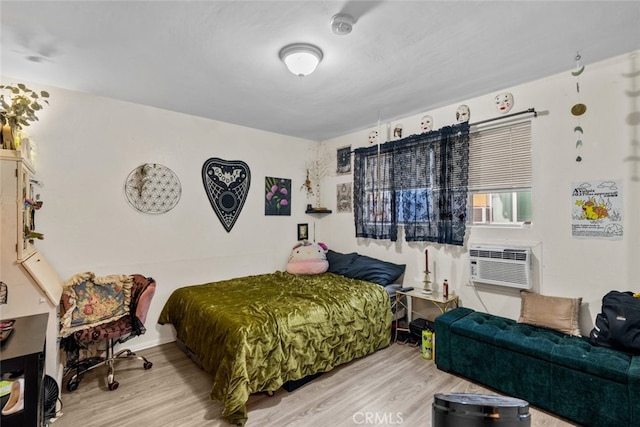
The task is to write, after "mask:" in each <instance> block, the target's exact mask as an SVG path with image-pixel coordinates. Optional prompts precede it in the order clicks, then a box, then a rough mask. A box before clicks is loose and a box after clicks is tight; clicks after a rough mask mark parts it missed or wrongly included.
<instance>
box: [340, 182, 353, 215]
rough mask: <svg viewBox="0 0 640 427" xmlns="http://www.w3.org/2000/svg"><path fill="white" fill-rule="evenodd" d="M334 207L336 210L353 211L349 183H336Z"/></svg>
mask: <svg viewBox="0 0 640 427" xmlns="http://www.w3.org/2000/svg"><path fill="white" fill-rule="evenodd" d="M336 195H337V200H336V208H337V211H338V212H353V204H352V202H351V200H352V196H351V183H350V182H345V183H342V184H338V185H337V188H336Z"/></svg>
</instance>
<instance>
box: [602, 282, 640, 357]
mask: <svg viewBox="0 0 640 427" xmlns="http://www.w3.org/2000/svg"><path fill="white" fill-rule="evenodd" d="M589 340H590V341H591V344H593V345H599V346H602V347H609V348H613V349H616V350H620V351H623V352H626V353H631V354H640V298H635V297H634V296H633V293H632V292H618V291H611V292H609V293H608V294H606V295H605V296H604V298H602V312H601V313H599V314H598V315H597V316H596V324H595V327H594V328H593V329H592V330H591V333H590V334H589Z"/></svg>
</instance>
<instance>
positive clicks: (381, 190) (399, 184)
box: [354, 123, 469, 246]
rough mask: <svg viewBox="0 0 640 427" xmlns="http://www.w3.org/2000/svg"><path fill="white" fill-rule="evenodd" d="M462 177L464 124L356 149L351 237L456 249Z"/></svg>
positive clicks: (461, 226) (461, 228)
mask: <svg viewBox="0 0 640 427" xmlns="http://www.w3.org/2000/svg"><path fill="white" fill-rule="evenodd" d="M468 171H469V125H468V124H467V123H462V124H459V125H454V126H446V127H443V128H442V129H439V130H437V131H433V132H428V133H423V134H420V135H412V136H409V137H407V138H404V139H401V140H398V141H390V142H387V143H385V144H382V145H380V146H378V145H375V146H371V147H366V148H358V149H356V150H355V159H354V216H355V226H356V237H367V238H372V239H388V240H391V241H396V240H397V238H398V226H399V225H402V226H403V227H404V234H405V240H406V241H407V242H415V241H428V242H437V243H448V244H453V245H460V246H462V245H463V243H464V233H465V224H466V210H467V176H468Z"/></svg>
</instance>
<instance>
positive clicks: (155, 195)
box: [124, 163, 182, 214]
mask: <svg viewBox="0 0 640 427" xmlns="http://www.w3.org/2000/svg"><path fill="white" fill-rule="evenodd" d="M124 193H125V196H126V198H127V201H128V202H129V204H130V205H131V206H133V208H134V209H136V210H137V211H139V212H142V213H147V214H162V213H165V212H169V211H170V210H171V209H173V207H174V206H175V205H177V204H178V201H179V200H180V195H181V194H182V186H181V185H180V180H179V179H178V177H177V176H176V174H175V173H173V171H172V170H171V169H169V168H168V167H166V166H162V165H159V164H157V163H145V164H143V165H140V166H138V167H137V168H135V169H134V170H132V171H131V173H130V174H129V176H128V177H127V180H126V182H125V184H124Z"/></svg>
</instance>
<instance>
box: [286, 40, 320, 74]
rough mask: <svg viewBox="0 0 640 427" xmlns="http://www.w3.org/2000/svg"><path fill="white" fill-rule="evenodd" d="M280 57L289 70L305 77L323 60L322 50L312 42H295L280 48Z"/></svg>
mask: <svg viewBox="0 0 640 427" xmlns="http://www.w3.org/2000/svg"><path fill="white" fill-rule="evenodd" d="M280 59H281V60H282V62H284V63H285V65H286V66H287V68H288V69H289V71H291V72H292V73H293V74H295V75H296V76H300V77H304V76H308V75H309V74H311V73H313V72H314V71H315V69H316V67H317V66H318V64H319V63H320V61H321V60H322V51H321V50H320V48H318V47H316V46H314V45H312V44H308V43H294V44H290V45H287V46H285V47H283V48H282V49H280Z"/></svg>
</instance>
